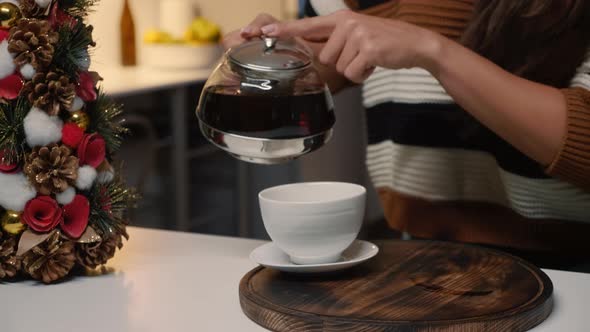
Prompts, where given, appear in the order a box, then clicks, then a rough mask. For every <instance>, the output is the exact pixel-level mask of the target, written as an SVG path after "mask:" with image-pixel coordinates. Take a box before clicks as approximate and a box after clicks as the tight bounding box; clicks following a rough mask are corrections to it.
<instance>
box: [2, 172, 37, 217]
mask: <svg viewBox="0 0 590 332" xmlns="http://www.w3.org/2000/svg"><path fill="white" fill-rule="evenodd" d="M35 196H37V191H36V190H35V188H33V186H31V185H30V184H29V181H28V180H27V178H26V177H25V175H24V174H23V173H14V174H6V173H0V206H2V207H3V208H4V209H6V210H13V211H22V210H24V209H25V204H27V202H28V201H30V200H31V199H33V198H35Z"/></svg>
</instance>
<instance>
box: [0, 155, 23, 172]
mask: <svg viewBox="0 0 590 332" xmlns="http://www.w3.org/2000/svg"><path fill="white" fill-rule="evenodd" d="M7 153H10V152H8V151H7V150H0V172H2V173H7V174H13V173H16V172H18V171H19V170H20V167H18V164H17V163H12V164H10V163H8V158H7V156H6V154H7Z"/></svg>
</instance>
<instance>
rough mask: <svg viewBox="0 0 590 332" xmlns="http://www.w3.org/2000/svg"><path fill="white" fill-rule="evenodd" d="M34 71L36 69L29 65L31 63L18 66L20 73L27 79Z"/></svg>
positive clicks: (30, 77)
mask: <svg viewBox="0 0 590 332" xmlns="http://www.w3.org/2000/svg"><path fill="white" fill-rule="evenodd" d="M36 73H37V71H36V70H35V68H33V66H31V64H29V63H27V64H26V65H24V66H22V67H20V74H21V75H22V76H23V77H24V78H25V79H27V80H30V79H32V78H33V76H35V74H36Z"/></svg>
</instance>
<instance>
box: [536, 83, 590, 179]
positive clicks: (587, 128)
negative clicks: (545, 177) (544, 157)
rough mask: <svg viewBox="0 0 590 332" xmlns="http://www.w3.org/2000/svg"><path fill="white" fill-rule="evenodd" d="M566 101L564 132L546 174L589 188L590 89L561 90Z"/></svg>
mask: <svg viewBox="0 0 590 332" xmlns="http://www.w3.org/2000/svg"><path fill="white" fill-rule="evenodd" d="M562 92H563V93H564V95H565V98H566V102H567V110H568V114H567V132H566V135H565V138H564V141H563V146H562V147H561V150H560V151H559V152H558V154H557V155H556V157H555V159H554V160H553V162H552V163H551V165H549V167H548V168H547V170H546V171H547V174H549V175H551V176H554V177H557V178H561V179H563V180H565V181H567V182H570V183H572V184H574V185H576V186H578V187H580V188H583V189H585V190H587V191H590V91H588V90H586V89H583V88H568V89H563V90H562Z"/></svg>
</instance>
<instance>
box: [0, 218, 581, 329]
mask: <svg viewBox="0 0 590 332" xmlns="http://www.w3.org/2000/svg"><path fill="white" fill-rule="evenodd" d="M129 233H130V235H131V240H130V242H129V243H127V244H126V245H125V248H124V249H123V251H121V252H119V253H118V255H117V256H116V257H115V258H114V259H113V260H112V261H111V262H110V263H109V268H111V269H112V271H113V272H112V273H111V274H108V275H103V276H96V277H79V278H75V279H72V280H69V281H67V282H63V283H61V284H57V285H49V286H44V285H40V284H37V283H35V282H32V281H26V282H20V283H13V284H0V324H1V326H2V327H1V328H0V329H1V330H2V331H10V332H21V331H22V332H25V331H26V332H35V331H43V332H54V331H55V332H63V331H89V332H93V331H96V332H106V331H108V332H115V331H122V332H123V331H124V332H140V331H141V332H151V331H154V332H161V331H166V332H176V331H178V332H183V331H202V332H216V331H240V332H255V331H257V332H262V331H265V329H263V328H261V327H259V326H258V325H256V324H255V323H253V322H251V321H250V320H249V319H248V318H247V317H246V316H245V315H244V314H243V313H242V311H241V309H240V304H239V301H238V285H239V281H240V279H241V278H242V276H243V275H244V274H245V273H246V272H248V271H249V270H250V269H252V268H253V267H255V264H254V263H252V262H250V261H249V259H248V255H249V253H250V251H251V250H253V249H254V248H255V247H256V246H258V245H260V244H262V243H263V242H261V241H255V240H246V239H237V238H226V237H214V236H206V235H198V234H189V233H179V232H168V231H158V230H148V229H141V228H133V227H131V228H130V230H129ZM546 272H547V273H548V275H549V276H550V277H551V279H552V280H553V283H554V286H555V308H554V310H553V313H552V315H551V316H550V317H549V319H548V320H547V321H545V322H544V323H543V324H541V325H540V326H538V327H537V328H535V329H533V330H532V331H534V332H554V331H568V332H578V331H589V330H590V329H589V327H588V324H587V322H588V317H587V315H588V313H589V312H590V311H589V308H590V274H581V273H571V272H561V271H552V270H548V271H546Z"/></svg>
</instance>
